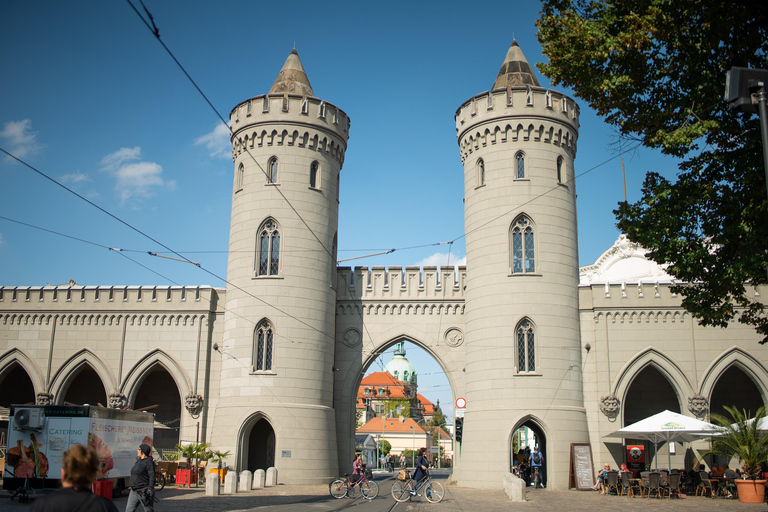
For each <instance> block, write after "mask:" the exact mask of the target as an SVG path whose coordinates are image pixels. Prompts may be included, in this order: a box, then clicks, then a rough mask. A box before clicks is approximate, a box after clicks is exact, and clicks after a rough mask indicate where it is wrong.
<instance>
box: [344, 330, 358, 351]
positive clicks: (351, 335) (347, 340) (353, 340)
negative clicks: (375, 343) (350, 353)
mask: <svg viewBox="0 0 768 512" xmlns="http://www.w3.org/2000/svg"><path fill="white" fill-rule="evenodd" d="M341 339H342V341H344V344H345V345H346V346H348V347H355V346H357V345H358V344H359V343H360V340H361V339H363V338H362V336H360V331H358V330H357V329H347V330H346V331H344V336H342V338H341Z"/></svg>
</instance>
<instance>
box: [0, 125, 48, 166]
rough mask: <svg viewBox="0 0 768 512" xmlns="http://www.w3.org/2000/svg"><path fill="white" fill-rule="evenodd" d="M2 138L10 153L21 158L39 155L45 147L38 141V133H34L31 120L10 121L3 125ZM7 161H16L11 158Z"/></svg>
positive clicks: (7, 158) (0, 132)
mask: <svg viewBox="0 0 768 512" xmlns="http://www.w3.org/2000/svg"><path fill="white" fill-rule="evenodd" d="M0 138H2V139H3V141H4V142H3V144H4V145H5V146H6V147H7V148H8V152H9V153H13V154H14V155H15V156H17V157H19V158H24V157H25V156H27V155H31V154H34V153H37V152H38V151H40V150H41V149H42V148H43V145H42V144H40V143H39V142H38V141H37V132H33V131H32V121H31V120H29V119H23V120H21V121H8V122H7V123H5V124H4V125H3V131H0ZM5 159H6V160H7V161H14V159H13V158H11V157H9V156H6V157H5Z"/></svg>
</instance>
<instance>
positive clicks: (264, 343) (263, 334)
mask: <svg viewBox="0 0 768 512" xmlns="http://www.w3.org/2000/svg"><path fill="white" fill-rule="evenodd" d="M253 338H254V339H253V371H256V372H262V371H271V370H272V349H273V343H274V338H275V330H274V328H273V327H272V322H270V321H269V320H267V319H266V318H265V319H264V320H262V321H261V322H259V324H258V325H257V326H256V330H255V331H254V333H253Z"/></svg>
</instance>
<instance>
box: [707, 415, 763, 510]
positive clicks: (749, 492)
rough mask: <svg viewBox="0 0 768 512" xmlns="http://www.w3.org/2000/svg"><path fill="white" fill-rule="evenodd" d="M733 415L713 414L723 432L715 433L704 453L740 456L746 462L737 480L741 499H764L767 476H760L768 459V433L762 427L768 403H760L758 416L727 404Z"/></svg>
mask: <svg viewBox="0 0 768 512" xmlns="http://www.w3.org/2000/svg"><path fill="white" fill-rule="evenodd" d="M725 410H726V411H728V414H729V415H730V416H731V418H726V417H725V416H721V415H719V414H713V415H712V422H713V423H715V424H716V425H717V426H719V427H720V428H721V432H720V433H719V434H717V435H715V436H712V437H711V441H712V448H711V449H709V450H707V451H706V452H704V454H703V455H725V456H728V457H738V459H739V461H740V462H741V464H742V467H741V476H742V477H743V479H739V480H736V488H737V490H738V493H739V501H742V502H744V503H762V502H763V501H764V499H765V482H766V481H765V480H761V479H760V463H761V462H765V461H768V433H766V432H762V431H760V430H759V428H758V424H759V423H760V420H762V419H763V418H765V407H760V408H759V409H758V410H757V414H756V415H755V417H754V418H751V417H750V414H749V413H747V412H746V411H744V410H742V411H739V410H738V409H737V408H735V407H728V406H726V407H725Z"/></svg>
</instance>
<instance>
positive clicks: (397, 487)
mask: <svg viewBox="0 0 768 512" xmlns="http://www.w3.org/2000/svg"><path fill="white" fill-rule="evenodd" d="M419 489H424V497H426V498H427V501H428V502H430V503H440V502H441V501H442V500H443V497H444V496H445V489H443V484H441V483H440V482H435V481H434V480H432V479H431V478H430V476H429V472H427V474H426V475H425V476H424V478H422V479H421V480H419V481H418V482H416V481H415V480H413V479H412V478H409V479H407V480H395V483H394V485H393V486H392V497H393V498H394V499H395V501H397V502H398V503H403V502H404V501H408V500H410V499H411V498H413V497H414V496H421V495H420V494H418V491H419Z"/></svg>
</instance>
